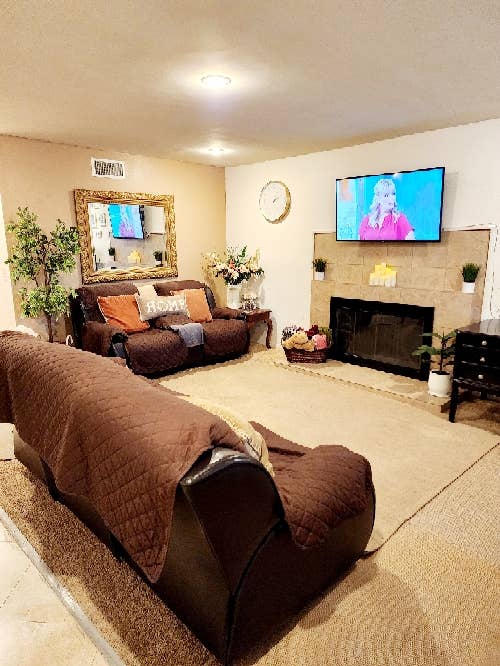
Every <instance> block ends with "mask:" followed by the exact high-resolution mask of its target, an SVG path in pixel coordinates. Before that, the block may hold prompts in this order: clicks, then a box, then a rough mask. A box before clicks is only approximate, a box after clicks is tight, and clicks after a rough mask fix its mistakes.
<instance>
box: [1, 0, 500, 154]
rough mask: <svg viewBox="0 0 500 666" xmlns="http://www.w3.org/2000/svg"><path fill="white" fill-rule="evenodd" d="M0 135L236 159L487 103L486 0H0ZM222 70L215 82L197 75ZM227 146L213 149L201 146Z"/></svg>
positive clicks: (495, 25)
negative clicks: (218, 152) (217, 152)
mask: <svg viewBox="0 0 500 666" xmlns="http://www.w3.org/2000/svg"><path fill="white" fill-rule="evenodd" d="M0 12H1V25H2V37H1V40H0V92H1V94H0V134H12V135H18V136H24V137H29V138H34V139H43V140H48V141H54V142H58V143H67V144H74V145H80V146H92V147H101V148H105V149H109V150H111V149H115V150H120V151H125V152H130V153H139V154H144V155H154V156H159V157H169V158H174V159H178V160H186V161H191V162H200V163H206V164H219V165H236V164H246V163H250V162H258V161H262V160H267V159H272V158H277V157H285V156H290V155H298V154H302V153H309V152H314V151H318V150H327V149H331V148H335V147H339V146H346V145H353V144H356V143H361V142H365V141H371V140H375V139H382V138H387V137H393V136H398V135H401V134H408V133H412V132H417V131H422V130H427V129H435V128H439V127H448V126H452V125H458V124H461V123H466V122H471V121H476V120H483V119H487V118H495V117H499V116H500V83H499V81H500V75H499V62H500V2H499V1H498V0H491V1H490V0H476V1H475V2H472V0H455V1H451V0H432V1H430V0H418V1H417V2H415V0H413V1H407V0H392V1H389V0H378V1H377V2H375V1H372V0H350V2H346V1H343V2H336V1H333V0H289V1H288V2H281V1H279V0H267V1H266V2H263V1H262V0H252V2H247V0H232V1H231V0H219V1H215V0H212V1H210V0H205V1H202V0H200V1H198V2H194V1H193V0H180V1H173V2H172V1H171V2H168V1H165V0H163V1H160V0H158V1H154V0H149V1H148V0H144V1H143V2H139V1H138V0H137V1H135V2H133V1H131V0H119V1H118V0H107V2H106V3H103V2H95V1H94V0H87V1H85V0H81V1H80V2H77V1H75V0H66V1H61V0H44V1H43V2H33V0H29V1H26V0H2V2H1V3H0ZM210 72H213V73H224V74H227V75H229V76H230V77H231V78H232V79H233V84H232V85H231V86H230V87H228V88H226V89H224V90H222V91H210V90H207V89H206V88H204V87H203V86H201V85H200V82H199V80H200V78H201V76H203V75H204V74H206V73H210ZM214 144H217V145H220V146H223V147H224V148H225V149H226V152H225V153H224V154H223V155H222V156H221V157H214V156H213V155H210V154H207V153H206V152H203V150H206V148H208V147H209V146H210V145H214Z"/></svg>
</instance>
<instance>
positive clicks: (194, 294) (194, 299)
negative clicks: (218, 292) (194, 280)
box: [172, 289, 212, 324]
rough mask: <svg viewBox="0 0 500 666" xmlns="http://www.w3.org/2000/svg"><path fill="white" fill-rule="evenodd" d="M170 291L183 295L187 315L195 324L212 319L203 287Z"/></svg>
mask: <svg viewBox="0 0 500 666" xmlns="http://www.w3.org/2000/svg"><path fill="white" fill-rule="evenodd" d="M172 293H174V294H182V295H183V296H184V297H185V299H186V303H187V310H188V315H189V318H190V319H191V321H194V322H196V323H197V324H203V322H205V321H212V313H211V312H210V308H209V307H208V302H207V297H206V295H205V290H204V289H184V290H183V291H178V292H175V291H174V292H172Z"/></svg>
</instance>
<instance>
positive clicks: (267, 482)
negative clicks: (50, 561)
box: [0, 333, 375, 662]
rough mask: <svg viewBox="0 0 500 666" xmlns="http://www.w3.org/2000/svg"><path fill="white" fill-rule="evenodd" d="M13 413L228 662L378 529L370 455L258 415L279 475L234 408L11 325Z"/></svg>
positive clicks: (23, 438) (46, 460)
mask: <svg viewBox="0 0 500 666" xmlns="http://www.w3.org/2000/svg"><path fill="white" fill-rule="evenodd" d="M0 422H7V423H14V425H15V426H16V429H17V432H18V433H19V439H18V440H17V442H16V456H17V457H18V459H19V460H21V461H22V462H24V463H25V464H26V465H27V466H28V467H29V468H30V469H31V470H32V471H33V472H34V473H35V474H37V475H38V476H39V477H40V478H42V479H43V480H44V481H45V482H46V483H47V485H48V488H49V491H50V492H51V494H52V496H53V497H54V498H55V499H58V500H60V501H61V502H63V503H64V504H66V505H67V506H68V507H70V508H71V509H72V510H73V511H74V512H75V513H76V514H77V515H78V516H79V517H80V518H81V519H82V520H83V521H84V522H85V523H86V524H87V525H88V526H89V527H90V528H91V529H92V530H93V531H94V532H95V533H96V534H97V535H98V536H100V538H101V539H102V540H103V541H105V542H106V543H107V544H108V545H110V546H111V547H112V548H113V549H114V551H115V553H116V554H117V555H118V556H120V557H123V558H124V559H125V560H126V561H127V562H128V563H129V564H130V565H131V566H133V567H134V568H135V569H136V570H137V571H138V572H139V573H140V575H141V576H142V577H143V578H144V579H145V580H146V581H147V582H148V583H149V584H150V585H151V586H152V588H153V589H154V590H155V591H156V592H157V593H158V595H159V596H160V597H161V598H162V599H164V600H165V601H166V602H167V604H168V605H169V607H170V608H172V610H173V611H174V612H175V613H176V614H177V615H178V616H179V617H180V618H181V619H182V620H183V621H184V622H185V623H186V624H187V625H188V626H189V627H190V628H191V629H192V630H193V632H194V633H195V634H196V635H197V636H198V637H199V638H200V639H201V640H202V641H203V642H204V643H205V645H207V647H208V648H209V649H210V650H211V651H212V652H213V653H214V654H215V655H216V656H217V657H219V658H220V659H221V660H222V661H225V662H228V661H230V660H231V658H232V657H234V656H236V655H240V654H242V653H243V652H244V651H245V649H246V648H247V647H250V646H251V645H252V644H255V643H256V642H260V641H262V639H263V637H265V636H268V635H269V633H271V632H272V631H273V630H275V629H276V628H277V627H278V626H280V624H281V623H282V622H283V621H289V620H290V618H291V617H293V615H294V614H295V613H296V612H297V611H299V610H300V609H301V608H303V607H304V605H305V604H306V603H307V602H308V601H310V600H311V599H313V598H314V597H315V596H317V595H318V594H319V593H320V592H321V591H322V590H323V589H324V588H325V587H327V586H328V585H329V584H331V583H332V582H333V581H334V580H335V579H336V578H337V577H338V576H339V575H340V574H341V573H342V572H343V571H345V570H346V569H347V568H349V567H350V566H351V565H352V564H353V562H355V560H356V559H357V558H358V557H359V556H360V555H361V554H362V553H363V550H364V548H365V546H366V544H367V542H368V539H369V537H370V534H371V531H372V526H373V519H374V513H375V496H374V490H373V485H372V480H371V470H370V465H369V463H368V461H367V460H365V459H364V458H363V457H362V456H360V455H358V454H356V453H353V452H351V451H349V450H348V449H346V448H345V447H343V446H337V445H328V446H319V447H316V448H315V449H309V448H305V447H303V446H300V445H298V444H294V443H292V442H290V441H288V440H285V439H283V438H282V437H280V436H278V435H276V434H275V433H273V432H271V431H270V430H268V429H266V428H264V427H263V426H260V425H258V424H253V425H254V428H255V429H256V430H258V431H259V432H260V433H261V434H262V435H263V437H264V439H265V441H266V442H267V446H268V449H269V457H270V460H271V462H272V464H273V466H274V476H271V473H270V472H269V471H268V470H267V469H266V468H265V467H264V465H263V464H262V463H261V462H259V460H258V459H256V457H255V456H253V455H249V453H248V450H247V449H246V448H245V445H244V438H242V437H241V435H240V434H239V433H238V432H237V431H235V430H234V429H233V428H231V427H229V425H228V424H227V423H226V422H225V421H223V420H222V419H221V418H219V417H217V416H215V415H213V414H211V413H209V412H207V411H205V410H204V409H201V408H200V407H198V406H195V405H193V404H191V403H189V402H186V401H185V400H184V399H183V398H181V397H179V396H178V395H175V394H173V393H172V392H171V391H168V390H167V389H163V388H161V387H159V386H157V385H155V384H153V382H149V381H145V380H144V379H143V378H140V377H136V376H134V375H133V373H131V372H130V370H128V369H127V368H125V367H122V366H119V365H118V364H116V363H113V362H112V361H111V360H109V359H106V358H102V357H100V356H97V355H95V354H90V353H87V352H84V351H81V350H78V349H72V348H70V347H66V346H65V345H57V344H50V343H47V342H43V341H40V340H34V339H33V338H31V337H30V336H25V335H21V334H12V333H10V334H9V333H7V334H5V333H4V334H2V333H0ZM75 548H78V544H77V543H76V544H75ZM153 630H154V629H153Z"/></svg>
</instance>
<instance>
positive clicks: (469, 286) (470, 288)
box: [462, 282, 476, 294]
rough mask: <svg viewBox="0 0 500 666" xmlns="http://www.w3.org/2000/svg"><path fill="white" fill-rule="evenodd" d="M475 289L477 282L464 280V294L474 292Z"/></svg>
mask: <svg viewBox="0 0 500 666" xmlns="http://www.w3.org/2000/svg"><path fill="white" fill-rule="evenodd" d="M475 289H476V283H475V282H462V294H473V293H474V291H475Z"/></svg>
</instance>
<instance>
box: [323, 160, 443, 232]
mask: <svg viewBox="0 0 500 666" xmlns="http://www.w3.org/2000/svg"><path fill="white" fill-rule="evenodd" d="M443 181H444V167H435V168H433V169H418V170H416V171H400V172H399V173H382V174H379V175H378V176H357V177H355V178H342V179H337V185H336V203H337V240H338V241H406V240H408V241H425V242H430V241H439V240H441V212H442V204H443Z"/></svg>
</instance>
